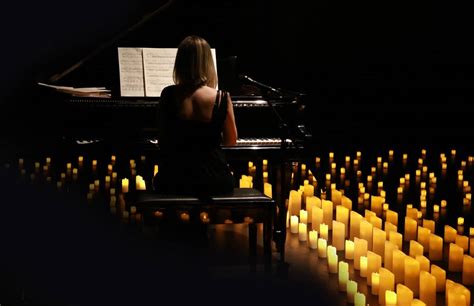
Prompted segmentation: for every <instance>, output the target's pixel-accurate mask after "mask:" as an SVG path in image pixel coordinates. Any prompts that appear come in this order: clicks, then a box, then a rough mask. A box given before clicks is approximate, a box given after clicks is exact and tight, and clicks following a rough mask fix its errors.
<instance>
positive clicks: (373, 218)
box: [369, 216, 383, 229]
mask: <svg viewBox="0 0 474 306" xmlns="http://www.w3.org/2000/svg"><path fill="white" fill-rule="evenodd" d="M369 222H370V223H371V224H372V226H373V227H374V228H375V227H376V228H380V229H382V224H383V220H382V218H379V217H377V216H370V218H369Z"/></svg>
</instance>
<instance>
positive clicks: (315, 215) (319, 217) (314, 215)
mask: <svg viewBox="0 0 474 306" xmlns="http://www.w3.org/2000/svg"><path fill="white" fill-rule="evenodd" d="M323 215H324V214H323V209H322V208H320V207H317V206H313V210H312V212H311V227H312V228H313V229H314V230H319V226H320V225H321V223H323Z"/></svg>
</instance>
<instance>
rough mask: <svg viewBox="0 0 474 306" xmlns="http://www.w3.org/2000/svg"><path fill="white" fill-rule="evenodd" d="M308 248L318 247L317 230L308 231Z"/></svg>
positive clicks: (314, 248)
mask: <svg viewBox="0 0 474 306" xmlns="http://www.w3.org/2000/svg"><path fill="white" fill-rule="evenodd" d="M309 248H310V249H313V250H316V249H317V248H318V231H315V230H312V231H309Z"/></svg>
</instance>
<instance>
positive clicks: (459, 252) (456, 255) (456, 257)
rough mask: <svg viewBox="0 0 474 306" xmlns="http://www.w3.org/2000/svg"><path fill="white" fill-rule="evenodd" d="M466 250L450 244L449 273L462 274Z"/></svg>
mask: <svg viewBox="0 0 474 306" xmlns="http://www.w3.org/2000/svg"><path fill="white" fill-rule="evenodd" d="M463 255H464V250H463V249H462V248H461V247H460V246H458V245H457V244H455V243H450V244H449V257H448V258H449V259H448V271H450V272H461V271H462V261H463Z"/></svg>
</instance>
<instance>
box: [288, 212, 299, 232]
mask: <svg viewBox="0 0 474 306" xmlns="http://www.w3.org/2000/svg"><path fill="white" fill-rule="evenodd" d="M298 224H299V220H298V216H291V218H290V231H291V233H292V234H298Z"/></svg>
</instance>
